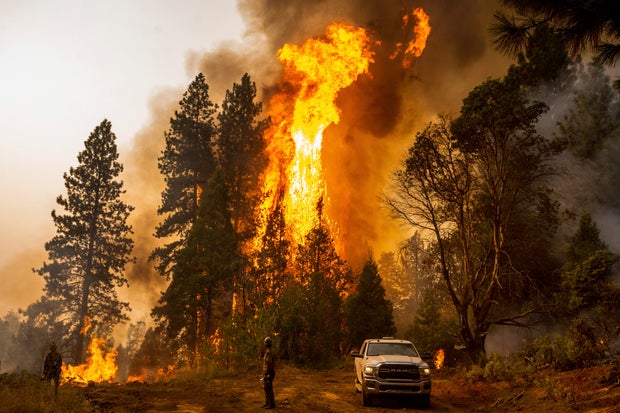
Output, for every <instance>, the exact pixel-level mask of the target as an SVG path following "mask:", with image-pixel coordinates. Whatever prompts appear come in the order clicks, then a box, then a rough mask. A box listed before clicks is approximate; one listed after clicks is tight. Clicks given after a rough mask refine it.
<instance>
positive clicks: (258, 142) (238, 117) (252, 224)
mask: <svg viewBox="0 0 620 413" xmlns="http://www.w3.org/2000/svg"><path fill="white" fill-rule="evenodd" d="M255 98H256V85H255V84H254V82H252V81H251V80H250V76H249V75H248V74H247V73H246V74H244V75H243V77H242V78H241V83H234V84H233V88H232V91H231V90H227V91H226V97H225V99H224V101H223V103H222V111H221V112H220V113H219V114H218V116H217V119H218V122H219V125H218V132H219V135H218V141H217V158H218V163H219V165H220V167H221V168H222V171H223V173H224V176H225V179H226V183H227V185H228V188H229V194H230V200H231V207H232V208H231V213H232V223H233V226H234V229H235V231H236V232H237V233H238V234H239V237H240V240H241V242H244V241H245V242H247V241H250V240H252V239H253V238H254V234H255V232H256V231H255V229H256V217H257V214H256V209H257V208H258V206H259V205H260V201H261V195H262V194H261V186H260V184H259V180H260V175H261V173H262V171H263V169H264V168H265V166H266V164H267V158H266V156H265V153H264V149H265V140H264V138H263V133H264V131H265V129H266V128H267V124H268V120H266V119H263V120H258V119H257V118H258V117H259V116H260V114H261V112H262V104H261V103H260V102H255ZM249 247H251V246H246V248H244V250H245V253H246V254H248V252H249V251H248V250H249ZM246 262H249V260H246ZM246 271H247V268H242V269H241V273H240V274H237V275H236V280H235V282H234V285H233V290H234V291H233V294H235V303H236V304H237V305H238V307H239V308H238V309H237V310H238V311H240V312H241V313H242V314H245V313H246V305H247V301H248V293H249V288H248V287H249V285H248V283H249V281H250V280H248V279H247V278H248V277H247V276H246Z"/></svg>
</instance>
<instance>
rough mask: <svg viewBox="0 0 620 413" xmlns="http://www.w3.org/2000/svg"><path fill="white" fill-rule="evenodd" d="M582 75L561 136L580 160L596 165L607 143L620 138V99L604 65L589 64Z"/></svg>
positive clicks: (560, 126) (561, 123) (562, 125)
mask: <svg viewBox="0 0 620 413" xmlns="http://www.w3.org/2000/svg"><path fill="white" fill-rule="evenodd" d="M579 75H580V76H579V77H580V83H579V85H578V87H577V88H576V90H575V92H574V99H573V102H572V107H571V108H570V109H569V111H568V113H567V114H566V115H565V117H564V119H563V120H562V122H560V123H559V125H558V133H559V135H560V136H561V137H562V138H563V139H565V140H566V141H567V143H568V149H569V150H570V152H571V153H572V154H573V155H574V156H575V157H576V158H577V159H584V160H590V161H592V160H595V159H596V158H597V156H598V155H599V154H600V153H601V150H602V149H603V147H604V145H605V143H606V141H608V140H610V138H616V139H617V137H618V128H619V127H620V107H619V99H618V93H617V91H616V90H614V89H613V87H612V85H611V81H610V79H609V76H607V75H606V74H605V71H604V69H603V67H602V66H601V65H600V64H597V63H591V64H589V65H588V66H587V70H585V71H582V72H581V73H580V74H579ZM607 166H608V165H607V164H606V165H605V167H607Z"/></svg>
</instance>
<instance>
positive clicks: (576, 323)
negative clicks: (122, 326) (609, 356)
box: [520, 318, 607, 370]
mask: <svg viewBox="0 0 620 413" xmlns="http://www.w3.org/2000/svg"><path fill="white" fill-rule="evenodd" d="M606 350H607V348H606V347H605V345H604V343H602V342H601V340H600V339H599V338H598V337H597V336H596V334H594V330H593V329H592V328H591V327H590V326H589V325H588V324H587V323H586V322H585V320H583V319H581V318H576V319H574V320H573V321H572V323H571V325H570V326H569V328H568V330H567V331H566V333H564V334H558V335H555V336H549V335H545V336H541V337H539V338H537V339H534V340H532V341H531V342H529V343H527V344H526V346H525V347H524V348H523V349H522V350H521V352H520V354H522V355H523V357H524V358H525V359H526V360H528V362H529V363H530V365H531V366H532V367H533V368H537V369H541V368H546V367H552V368H555V369H559V370H571V369H576V368H582V367H587V366H590V365H592V364H595V363H597V361H598V360H600V359H601V358H602V357H603V356H604V354H605V351H606Z"/></svg>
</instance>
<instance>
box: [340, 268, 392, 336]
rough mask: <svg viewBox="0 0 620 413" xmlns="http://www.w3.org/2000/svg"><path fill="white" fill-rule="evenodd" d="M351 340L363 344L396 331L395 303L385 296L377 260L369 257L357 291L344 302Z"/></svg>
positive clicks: (346, 322)
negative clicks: (393, 313)
mask: <svg viewBox="0 0 620 413" xmlns="http://www.w3.org/2000/svg"><path fill="white" fill-rule="evenodd" d="M344 311H345V316H346V321H345V324H346V327H347V331H348V340H349V344H351V345H354V346H355V345H360V344H361V343H362V341H364V340H365V339H367V338H381V337H385V336H393V335H394V334H395V333H396V327H395V326H394V317H393V316H392V303H391V302H390V301H389V300H388V299H386V298H385V289H384V288H383V286H382V285H381V276H380V275H379V269H378V267H377V263H376V262H375V261H374V260H373V259H372V258H370V259H368V261H366V263H365V264H364V268H363V269H362V273H361V275H360V278H359V281H358V284H357V291H356V292H355V293H353V294H351V295H350V296H349V298H348V299H347V301H346V302H345V305H344Z"/></svg>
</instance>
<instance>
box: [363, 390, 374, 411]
mask: <svg viewBox="0 0 620 413" xmlns="http://www.w3.org/2000/svg"><path fill="white" fill-rule="evenodd" d="M362 406H364V407H368V406H372V397H370V394H368V393H366V390H364V389H362Z"/></svg>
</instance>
